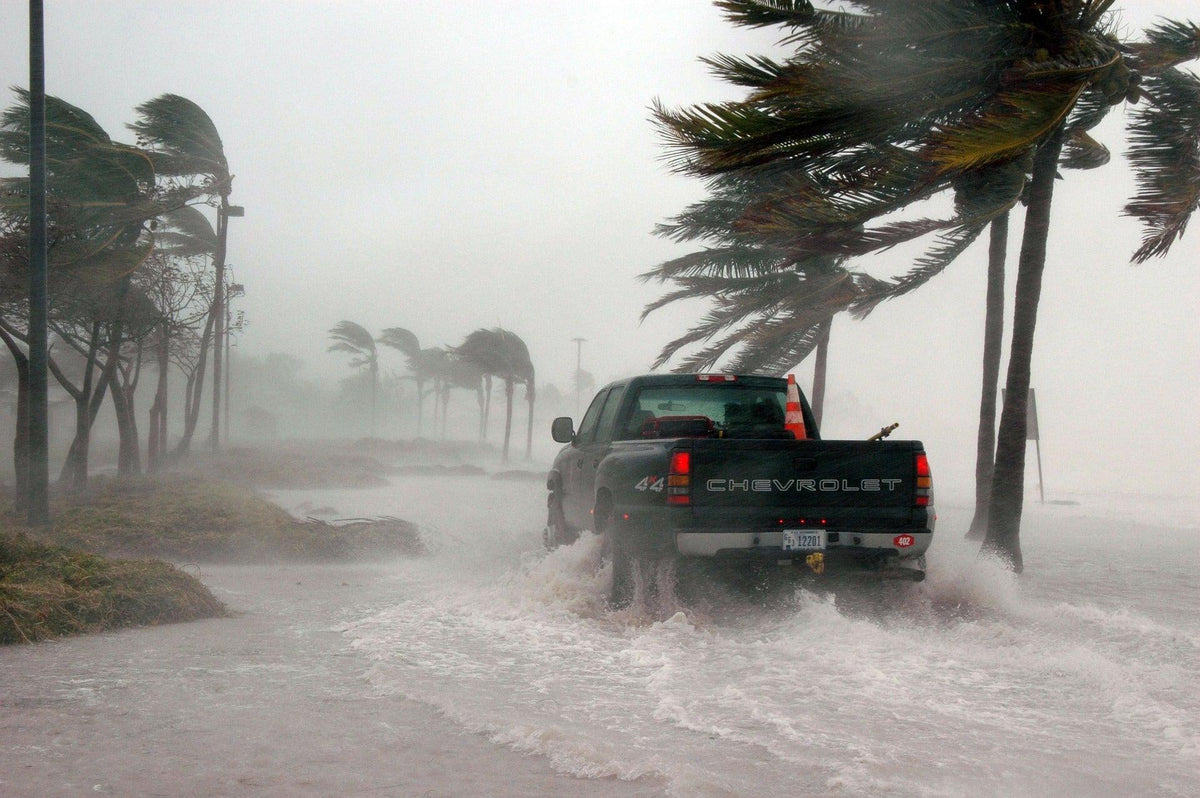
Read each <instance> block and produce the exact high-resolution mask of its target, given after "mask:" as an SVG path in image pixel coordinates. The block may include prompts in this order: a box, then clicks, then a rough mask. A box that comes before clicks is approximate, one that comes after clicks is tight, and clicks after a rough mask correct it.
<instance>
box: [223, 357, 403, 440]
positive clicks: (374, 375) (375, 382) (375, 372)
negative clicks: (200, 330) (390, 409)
mask: <svg viewBox="0 0 1200 798" xmlns="http://www.w3.org/2000/svg"><path fill="white" fill-rule="evenodd" d="M213 365H214V366H215V365H216V361H214V362H213ZM378 387H379V367H378V366H377V365H375V364H374V363H372V364H371V437H372V438H374V437H375V393H376V390H377V388H378Z"/></svg>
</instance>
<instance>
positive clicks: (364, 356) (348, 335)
mask: <svg viewBox="0 0 1200 798" xmlns="http://www.w3.org/2000/svg"><path fill="white" fill-rule="evenodd" d="M329 337H330V338H331V339H332V340H333V341H334V343H333V345H331V346H330V347H329V350H328V351H330V352H349V353H350V354H351V355H353V356H354V357H353V358H352V359H351V360H350V368H355V369H357V368H365V369H366V370H367V374H368V377H369V380H370V386H371V387H370V391H371V437H375V394H376V393H377V392H378V390H379V351H378V350H377V349H376V348H375V338H374V336H372V335H371V333H369V332H367V330H366V328H365V327H363V326H361V325H359V324H355V323H354V322H352V321H345V320H343V321H339V322H338V323H337V325H336V326H335V327H333V329H331V330H330V331H329Z"/></svg>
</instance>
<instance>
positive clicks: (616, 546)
mask: <svg viewBox="0 0 1200 798" xmlns="http://www.w3.org/2000/svg"><path fill="white" fill-rule="evenodd" d="M633 568H634V561H633V557H632V556H630V554H629V551H628V550H627V549H626V547H625V545H624V544H623V543H621V541H619V540H617V539H616V536H613V540H612V585H611V587H610V588H609V591H608V605H609V606H610V607H612V608H613V609H617V610H619V609H624V608H625V607H628V606H629V605H630V603H632V602H633V592H634V584H633Z"/></svg>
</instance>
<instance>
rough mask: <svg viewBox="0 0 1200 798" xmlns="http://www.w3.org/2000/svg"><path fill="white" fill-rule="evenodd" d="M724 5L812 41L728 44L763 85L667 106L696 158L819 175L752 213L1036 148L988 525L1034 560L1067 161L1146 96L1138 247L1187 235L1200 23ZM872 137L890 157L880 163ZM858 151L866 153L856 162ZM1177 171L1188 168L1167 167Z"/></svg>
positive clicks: (885, 203) (865, 196) (684, 150)
mask: <svg viewBox="0 0 1200 798" xmlns="http://www.w3.org/2000/svg"><path fill="white" fill-rule="evenodd" d="M718 5H720V6H721V7H723V8H724V9H725V10H726V11H727V13H728V14H729V16H730V17H731V19H732V20H733V21H734V22H736V23H738V24H744V25H753V26H762V25H782V26H784V27H786V28H787V29H788V30H789V32H790V36H789V39H788V41H789V43H791V44H792V45H794V46H795V48H796V49H795V53H794V54H793V55H792V56H791V57H789V58H787V59H784V60H781V61H777V60H773V59H769V58H758V57H756V58H749V59H737V58H730V57H724V56H722V57H718V58H716V59H712V60H711V63H712V65H713V67H714V68H715V69H716V70H717V71H718V72H719V73H720V74H722V75H723V76H725V77H726V78H728V79H729V80H731V81H733V82H735V83H739V84H740V85H744V86H747V87H749V88H750V94H749V97H748V98H747V99H746V100H744V101H739V102H733V103H724V104H709V105H703V106H699V107H696V108H693V109H687V110H684V111H678V112H672V111H668V110H666V109H664V108H662V107H659V108H658V109H657V117H658V120H659V123H660V124H661V125H662V127H663V129H664V130H665V131H666V133H667V135H668V137H669V140H670V142H671V143H672V145H673V146H674V147H675V148H676V150H677V153H678V158H677V165H678V166H679V168H681V169H682V170H684V171H686V172H689V173H692V174H697V175H701V176H708V177H711V176H713V175H716V174H722V173H726V172H738V171H747V170H751V169H756V168H762V167H764V166H767V165H771V166H774V167H776V168H783V169H788V168H790V169H791V170H793V171H794V172H796V173H798V174H802V175H804V176H805V177H806V178H807V180H806V182H807V183H815V184H816V190H813V189H812V188H811V187H806V186H805V185H804V184H803V183H801V184H800V186H799V187H798V189H797V190H795V191H792V192H788V193H785V194H784V195H781V196H777V197H773V198H771V199H770V200H769V201H767V202H765V203H764V204H763V207H762V209H761V211H755V212H753V213H752V214H750V216H751V217H752V219H753V221H756V222H757V221H758V220H761V219H766V220H767V221H768V222H769V223H770V222H772V221H773V220H774V221H778V220H779V219H785V218H789V217H790V218H791V219H793V220H799V221H800V222H804V223H808V224H809V225H810V226H815V225H813V222H814V221H817V222H820V221H821V219H820V213H819V212H820V211H821V210H822V209H823V208H824V207H825V206H826V205H827V204H828V203H827V199H828V197H829V196H831V195H836V194H837V187H838V185H839V184H840V185H842V186H843V187H847V186H856V187H857V189H855V188H850V189H849V190H848V191H847V192H846V194H844V195H843V198H842V204H843V205H844V206H846V207H851V208H856V209H857V210H858V211H860V212H861V213H863V214H864V216H863V217H860V219H859V220H857V223H858V224H861V223H862V222H863V221H865V220H867V219H873V218H875V217H876V216H877V215H878V212H879V211H880V210H891V209H894V207H895V203H896V201H897V198H898V197H904V196H907V197H913V198H917V197H921V196H928V195H930V193H931V192H934V191H939V190H941V189H942V188H944V187H945V186H946V185H947V184H949V185H957V184H961V183H963V182H964V181H966V182H972V181H975V182H976V183H978V182H979V181H978V180H977V178H978V176H979V174H980V173H981V172H982V171H983V170H991V169H1015V168H1016V167H1018V166H1020V167H1021V168H1022V170H1023V172H1026V173H1027V174H1028V183H1027V186H1026V185H1025V184H1024V183H1023V184H1022V186H1021V188H1022V192H1023V194H1024V197H1025V201H1026V204H1027V210H1026V214H1025V225H1024V231H1023V236H1022V248H1021V255H1020V259H1019V267H1018V269H1019V271H1018V279H1017V296H1016V299H1015V306H1016V312H1015V315H1014V329H1013V336H1012V346H1011V352H1012V354H1011V356H1010V361H1009V371H1008V379H1007V392H1006V400H1005V407H1004V411H1003V414H1002V418H1001V424H1000V434H999V437H998V440H997V454H996V462H995V471H994V475H993V480H992V490H991V496H990V510H991V512H990V514H989V530H988V535H987V539H986V541H985V546H986V547H987V548H988V549H990V550H992V551H994V552H996V553H998V554H1000V555H1001V556H1003V557H1005V558H1006V559H1008V560H1009V561H1010V562H1011V563H1012V565H1013V567H1014V568H1016V569H1020V568H1021V554H1020V546H1019V522H1020V510H1021V504H1022V499H1023V482H1024V480H1023V474H1024V454H1025V441H1024V435H1025V429H1024V424H1025V403H1026V399H1027V392H1028V386H1029V366H1030V360H1031V354H1032V343H1033V327H1034V322H1035V320H1036V313H1037V304H1038V298H1039V294H1040V283H1041V273H1042V270H1043V269H1044V266H1045V253H1046V240H1047V237H1048V233H1049V210H1050V206H1051V199H1052V188H1053V179H1054V177H1055V175H1056V174H1057V170H1058V167H1059V166H1060V164H1061V162H1062V159H1063V157H1064V156H1065V157H1066V158H1067V159H1071V158H1078V159H1084V160H1088V159H1091V160H1095V159H1097V158H1099V157H1106V151H1104V148H1103V147H1101V146H1100V145H1099V144H1098V143H1097V142H1095V141H1094V140H1093V139H1091V137H1090V136H1089V135H1088V132H1087V131H1088V130H1089V129H1090V128H1091V127H1092V126H1094V124H1095V123H1096V121H1098V119H1099V118H1101V117H1102V116H1103V115H1104V113H1105V112H1106V111H1107V109H1108V108H1110V107H1111V106H1113V105H1115V104H1117V103H1120V102H1122V101H1124V100H1126V99H1129V100H1139V99H1142V98H1143V97H1145V98H1147V99H1148V100H1149V101H1150V102H1149V103H1147V106H1146V107H1145V109H1144V110H1142V111H1140V112H1139V113H1138V114H1137V115H1136V117H1135V119H1136V120H1137V121H1136V122H1135V138H1134V152H1135V154H1134V163H1135V168H1137V170H1138V172H1139V175H1140V176H1141V177H1140V179H1141V189H1140V192H1139V197H1138V200H1137V201H1135V202H1134V203H1131V204H1130V206H1129V207H1128V208H1127V211H1128V212H1130V213H1133V214H1135V215H1138V216H1140V217H1141V218H1143V219H1144V220H1145V221H1146V222H1147V224H1148V225H1150V232H1149V234H1148V236H1147V241H1146V244H1145V245H1144V246H1143V247H1142V249H1141V250H1139V252H1138V254H1137V256H1136V257H1138V258H1139V259H1140V258H1143V257H1149V256H1150V255H1153V254H1161V252H1163V251H1165V248H1166V247H1169V246H1170V243H1171V242H1172V241H1173V240H1174V239H1175V238H1176V237H1177V236H1178V234H1179V233H1181V232H1182V226H1183V224H1184V223H1186V219H1187V218H1188V216H1189V215H1190V213H1191V212H1192V211H1193V210H1194V209H1195V207H1196V195H1195V182H1196V181H1195V179H1194V177H1195V173H1196V167H1195V162H1196V159H1195V151H1196V136H1195V135H1194V133H1193V132H1192V131H1194V130H1195V129H1196V128H1197V124H1196V121H1195V115H1196V112H1195V110H1194V109H1195V107H1196V106H1195V103H1192V104H1191V105H1190V106H1189V105H1188V103H1187V101H1186V99H1187V98H1188V97H1189V96H1191V95H1192V94H1193V93H1194V86H1195V84H1196V78H1195V76H1192V75H1190V74H1188V73H1184V72H1181V71H1180V70H1178V69H1176V66H1177V65H1178V64H1179V63H1180V62H1181V61H1183V60H1186V59H1188V58H1194V57H1196V55H1197V53H1198V51H1200V48H1197V40H1198V39H1200V35H1198V30H1197V28H1196V27H1195V26H1194V25H1187V24H1179V23H1162V24H1160V25H1159V26H1156V27H1155V28H1153V29H1152V30H1151V31H1150V32H1149V35H1148V37H1147V40H1146V41H1145V42H1139V43H1129V42H1122V41H1120V40H1118V39H1117V38H1116V37H1115V35H1113V34H1112V32H1111V30H1110V28H1109V23H1108V19H1107V16H1106V12H1108V11H1109V10H1110V8H1111V7H1112V5H1113V3H1112V2H1111V0H1094V1H1092V0H1064V1H1063V2H1060V3H1054V4H1051V3H1043V2H1037V1H1036V0H1027V1H1025V2H1022V0H1008V1H1007V2H985V0H974V1H972V0H931V1H930V2H927V3H894V2H885V1H883V0H881V1H880V2H868V1H867V0H863V2H856V3H854V4H852V6H851V8H852V9H853V10H850V11H827V10H821V9H817V8H815V7H814V6H813V5H812V4H811V3H808V2H802V1H801V0H791V1H787V0H778V1H777V2H765V1H755V0H724V1H723V2H720V3H718ZM917 77H919V79H916V78H917ZM1181 100H1183V101H1182V102H1181ZM1172 123H1173V124H1174V125H1175V127H1174V128H1172ZM1138 135H1140V136H1141V139H1140V140H1139V138H1138ZM863 154H867V155H869V156H871V158H873V159H874V162H873V163H871V164H868V165H866V167H865V168H864V167H863V166H862V165H861V164H862V160H861V157H860V156H862V155H863ZM876 156H881V157H876ZM905 160H913V161H915V163H916V164H917V168H916V171H915V180H908V179H905V178H904V177H903V172H902V171H900V172H898V171H897V170H896V169H895V168H893V167H894V166H895V165H897V164H900V165H901V166H903V162H904V161H905ZM848 164H859V165H860V166H858V168H854V169H851V170H848V171H847V170H846V166H847V165H848ZM1171 174H1174V175H1175V176H1176V179H1175V180H1170V179H1168V178H1167V176H1168V175H1171ZM898 175H900V176H901V179H899V180H897V179H896V177H897V176H898ZM814 176H816V179H815V180H814V179H813V178H814ZM847 176H848V177H847ZM1180 176H1182V179H1180ZM1189 178H1191V179H1190V180H1189ZM830 184H832V189H831V188H830ZM983 185H984V187H985V188H986V189H987V190H986V191H985V192H984V193H985V194H990V193H992V192H991V190H990V189H991V188H992V187H991V185H990V183H989V182H984V183H983ZM998 199H1002V200H1003V201H996V200H998ZM902 204H908V202H903V203H902ZM976 204H977V203H976ZM1011 204H1012V198H1011V194H1009V196H1005V192H1000V193H999V194H998V195H997V196H996V197H995V198H994V199H993V201H992V202H991V203H990V205H991V209H992V210H991V212H990V213H989V214H986V215H983V216H980V215H978V214H977V216H976V219H977V221H983V220H985V219H986V223H990V222H991V221H993V220H995V219H997V218H999V216H1000V215H1001V214H1003V213H1006V212H1007V210H1008V208H1009V207H1011ZM889 206H890V207H889ZM814 209H815V211H816V212H814ZM989 217H990V218H989ZM847 221H850V220H847V219H845V218H837V217H835V218H834V219H833V223H832V224H830V225H828V227H829V229H828V230H827V231H826V232H821V231H819V230H814V232H813V235H814V236H815V237H816V238H817V239H818V240H823V239H824V240H827V239H828V238H829V237H830V236H833V237H835V238H847V237H848V238H849V239H851V240H852V239H853V238H854V236H855V233H854V230H853V225H852V224H847V223H846V222H847ZM983 229H984V226H983V225H981V224H978V223H977V224H960V225H957V226H956V227H955V228H954V229H952V230H950V231H948V232H945V233H943V234H942V235H941V237H940V240H939V242H938V244H937V245H936V246H935V247H934V250H933V252H934V255H935V256H936V257H935V260H936V261H939V262H940V263H934V264H924V265H922V264H918V267H917V268H916V269H914V270H913V272H912V273H910V275H906V276H904V277H902V278H900V279H899V280H897V281H895V282H896V288H897V291H898V292H901V293H902V292H904V291H905V290H909V289H910V288H911V287H912V286H913V285H915V284H919V283H920V282H921V280H922V279H923V278H924V277H925V276H926V275H927V274H928V272H929V266H930V265H932V266H934V267H935V268H944V263H945V262H948V260H952V259H953V257H954V256H955V255H956V254H957V253H959V252H961V251H962V250H963V249H965V248H966V246H967V245H969V244H970V243H971V242H972V241H973V240H974V239H975V238H976V237H977V236H978V235H979V233H980V232H982V230H983ZM896 230H897V228H896V226H895V225H893V226H892V232H896ZM901 237H902V236H901ZM851 246H855V245H853V244H852V245H851ZM927 257H928V256H927Z"/></svg>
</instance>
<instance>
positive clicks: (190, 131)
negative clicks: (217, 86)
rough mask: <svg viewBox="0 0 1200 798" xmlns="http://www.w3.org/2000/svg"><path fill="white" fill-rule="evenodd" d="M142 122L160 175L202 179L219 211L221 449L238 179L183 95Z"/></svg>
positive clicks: (135, 127) (217, 409)
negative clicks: (229, 261) (232, 198)
mask: <svg viewBox="0 0 1200 798" xmlns="http://www.w3.org/2000/svg"><path fill="white" fill-rule="evenodd" d="M137 111H138V114H139V116H140V119H139V120H138V121H137V122H134V123H132V124H130V125H129V129H130V130H132V131H134V132H135V133H136V134H137V139H138V144H139V145H140V146H142V147H143V148H145V149H146V150H148V151H149V153H150V156H151V158H152V159H153V163H154V168H155V170H156V171H157V172H158V174H159V175H162V176H164V177H173V178H183V179H188V178H199V179H200V180H201V183H200V186H199V187H200V188H201V189H202V190H203V191H204V193H206V194H207V195H209V196H210V197H213V198H214V201H215V202H216V205H217V230H216V249H215V253H214V254H213V268H214V270H215V276H214V280H213V299H212V310H211V313H212V315H213V352H212V360H213V394H212V430H211V432H210V444H211V447H212V450H213V451H214V452H215V451H217V450H218V449H220V446H221V379H222V374H221V369H222V352H223V350H224V342H225V335H226V332H225V257H226V252H227V242H228V227H229V208H230V205H229V194H230V192H231V191H232V188H233V175H232V174H230V172H229V162H228V161H227V160H226V158H225V149H224V145H223V144H222V143H221V136H220V134H219V133H218V132H217V127H216V125H214V124H213V121H212V119H211V118H210V117H209V115H208V114H207V113H206V112H205V110H204V109H203V108H201V107H200V106H198V105H196V103H194V102H192V101H191V100H189V99H187V98H186V97H180V96H179V95H178V94H163V95H161V96H159V97H156V98H154V99H153V100H149V101H148V102H145V103H142V104H141V105H139V106H138V107H137Z"/></svg>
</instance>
